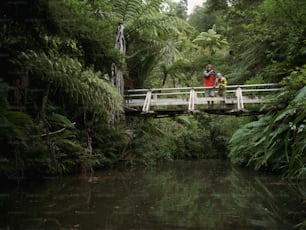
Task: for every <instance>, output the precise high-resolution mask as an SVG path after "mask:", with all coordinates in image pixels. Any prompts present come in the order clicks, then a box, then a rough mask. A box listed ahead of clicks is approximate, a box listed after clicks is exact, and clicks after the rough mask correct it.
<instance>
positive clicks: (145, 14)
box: [113, 0, 190, 87]
mask: <svg viewBox="0 0 306 230" xmlns="http://www.w3.org/2000/svg"><path fill="white" fill-rule="evenodd" d="M163 2H164V1H163V0H152V1H141V2H140V1H138V0H121V1H116V2H115V3H114V7H113V11H114V12H115V13H116V15H117V17H118V20H119V19H120V20H123V21H124V25H125V37H126V40H127V53H126V54H127V60H126V62H127V74H126V75H129V77H130V78H132V81H133V83H134V86H135V87H143V84H144V82H145V80H146V77H147V76H148V74H149V73H150V72H151V71H152V70H153V68H154V66H155V65H156V64H157V63H158V60H159V58H160V57H162V53H163V52H162V50H163V49H164V47H167V46H168V47H169V41H170V40H175V39H177V38H178V36H179V34H181V33H182V32H183V31H184V32H187V31H188V30H189V31H190V26H189V25H188V24H187V23H186V21H183V20H181V19H179V18H177V17H175V16H173V15H167V14H166V13H164V12H162V10H161V9H162V3H163Z"/></svg>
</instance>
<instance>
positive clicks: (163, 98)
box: [125, 83, 282, 117]
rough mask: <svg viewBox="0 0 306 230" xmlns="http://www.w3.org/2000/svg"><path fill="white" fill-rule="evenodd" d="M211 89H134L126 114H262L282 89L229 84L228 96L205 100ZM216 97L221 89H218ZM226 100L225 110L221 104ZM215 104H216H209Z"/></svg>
mask: <svg viewBox="0 0 306 230" xmlns="http://www.w3.org/2000/svg"><path fill="white" fill-rule="evenodd" d="M205 88H207V87H185V88H155V89H133V90H129V91H127V95H125V113H126V115H135V116H153V117H162V116H174V115H179V114H201V113H211V114H232V115H239V114H259V113H262V112H264V111H263V110H260V107H261V106H260V105H263V104H265V103H268V102H270V101H271V98H272V97H273V94H275V93H276V92H279V91H281V90H282V89H281V88H280V86H279V85H278V84H275V83H272V84H250V85H228V86H227V88H226V97H225V98H222V97H219V96H216V97H209V98H207V97H205V95H204V91H205ZM215 90H216V95H217V91H218V89H217V88H216V89H215ZM222 101H225V107H223V106H222V105H221V103H222ZM211 102H213V105H212V106H211V105H209V104H208V103H211Z"/></svg>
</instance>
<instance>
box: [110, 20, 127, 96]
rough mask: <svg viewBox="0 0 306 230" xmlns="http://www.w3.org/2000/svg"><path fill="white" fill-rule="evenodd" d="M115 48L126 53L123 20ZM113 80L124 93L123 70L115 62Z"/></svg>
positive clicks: (117, 33) (119, 26) (117, 32)
mask: <svg viewBox="0 0 306 230" xmlns="http://www.w3.org/2000/svg"><path fill="white" fill-rule="evenodd" d="M115 38H116V40H115V48H116V49H118V50H119V51H120V53H121V54H122V55H125V53H126V41H125V37H124V25H123V22H122V21H121V22H120V23H119V24H118V27H117V31H116V36H115ZM124 62H125V60H124V58H123V59H122V66H124ZM112 80H113V84H114V85H115V86H116V87H117V89H118V91H119V93H120V94H121V95H123V94H124V78H123V73H122V70H121V69H119V68H118V67H117V66H116V65H115V64H112Z"/></svg>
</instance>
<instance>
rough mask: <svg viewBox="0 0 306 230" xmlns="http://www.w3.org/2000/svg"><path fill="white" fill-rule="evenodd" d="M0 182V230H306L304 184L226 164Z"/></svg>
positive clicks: (182, 164)
mask: <svg viewBox="0 0 306 230" xmlns="http://www.w3.org/2000/svg"><path fill="white" fill-rule="evenodd" d="M88 179H89V178H88V177H85V176H69V177H64V178H45V180H42V181H28V180H24V181H22V182H19V184H18V183H17V181H13V180H10V181H9V182H7V181H2V182H1V193H0V208H1V211H0V229H1V230H2V229H7V230H9V229H22V230H26V229H33V230H34V229H52V230H53V229H69V230H71V229H86V230H87V229H88V230H91V229H92V230H94V229H122V230H125V229H135V230H136V229H178V230H181V229H190V230H193V229H203V230H205V229H235V230H237V229H303V226H302V222H303V221H305V220H306V184H305V183H304V184H300V183H293V182H291V183H289V182H287V181H283V180H281V179H280V178H279V177H277V176H273V175H267V174H263V173H255V172H253V171H250V170H245V169H240V168H236V167H233V166H231V165H230V164H228V163H226V162H224V161H220V160H205V161H196V162H191V161H175V162H172V163H166V164H161V165H159V166H156V167H155V168H144V169H134V170H131V169H125V170H123V169H120V170H118V169H117V170H106V171H100V172H96V173H95V175H94V177H93V178H92V180H91V181H89V180H88Z"/></svg>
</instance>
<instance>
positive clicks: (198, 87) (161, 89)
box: [127, 83, 280, 93]
mask: <svg viewBox="0 0 306 230" xmlns="http://www.w3.org/2000/svg"><path fill="white" fill-rule="evenodd" d="M267 86H280V84H278V83H265V84H247V85H244V84H239V85H227V86H226V88H227V89H231V88H238V87H240V88H249V87H267ZM208 88H214V87H204V86H195V87H190V86H189V87H177V88H145V89H129V90H127V92H128V93H132V92H147V91H149V90H150V91H151V92H152V93H153V92H155V91H181V90H186V91H188V92H190V90H191V89H194V90H203V89H208ZM215 88H218V87H215Z"/></svg>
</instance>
